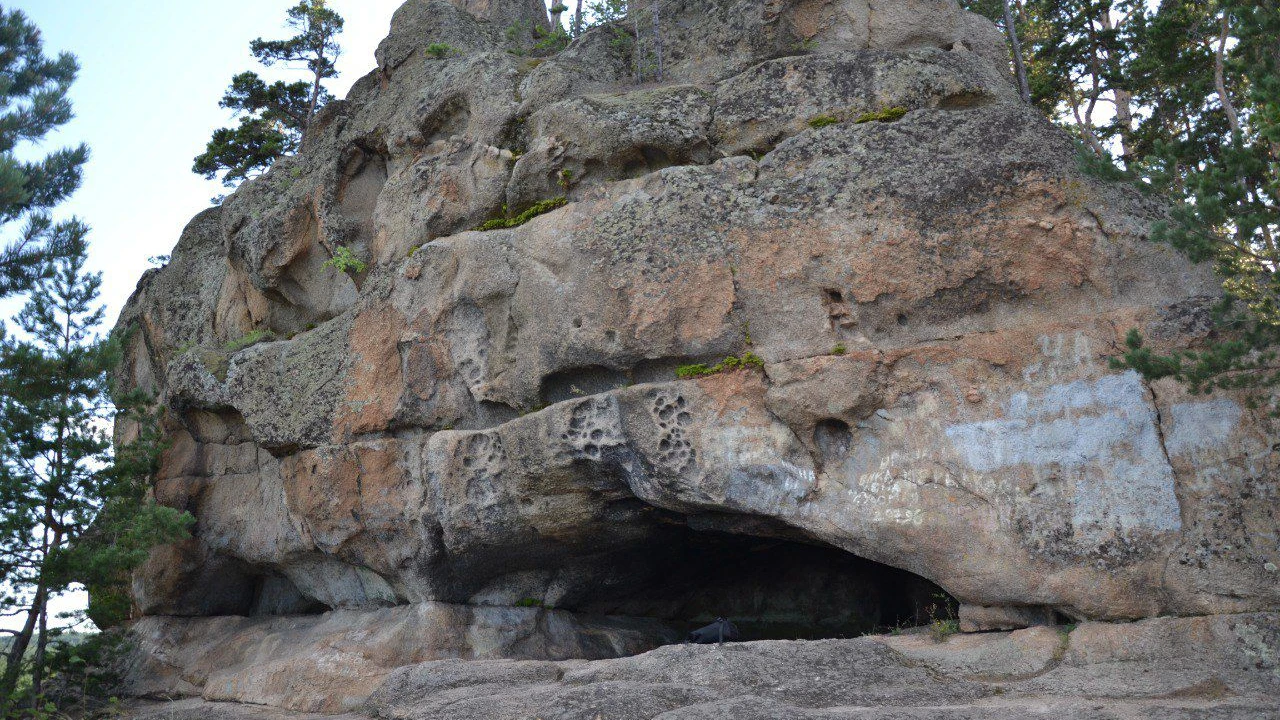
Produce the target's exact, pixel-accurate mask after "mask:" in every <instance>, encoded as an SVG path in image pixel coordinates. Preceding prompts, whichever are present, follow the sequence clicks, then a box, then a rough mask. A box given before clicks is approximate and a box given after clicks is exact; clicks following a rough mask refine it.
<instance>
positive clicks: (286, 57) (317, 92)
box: [192, 0, 343, 187]
mask: <svg viewBox="0 0 1280 720" xmlns="http://www.w3.org/2000/svg"><path fill="white" fill-rule="evenodd" d="M288 15H289V19H288V21H287V24H288V26H289V27H290V28H292V29H294V30H296V31H297V33H298V34H297V35H295V36H293V37H291V38H289V39H287V40H263V39H262V38H258V39H257V40H254V41H253V42H251V43H250V44H249V48H250V50H251V51H252V53H253V56H254V57H255V58H257V59H258V62H260V63H262V64H263V65H265V66H267V67H271V66H273V65H275V64H277V63H283V64H295V65H297V64H301V65H302V67H304V68H305V69H306V70H307V71H308V72H309V73H310V79H309V80H298V81H295V82H285V81H283V80H277V81H275V82H272V83H270V84H268V83H267V82H266V81H265V80H263V79H262V78H261V77H260V76H259V75H258V74H257V73H255V72H253V71H247V72H243V73H240V74H239V75H236V76H235V77H234V78H232V79H231V87H230V88H229V89H228V90H227V93H226V95H224V96H223V97H222V101H221V103H220V105H221V106H222V107H224V108H227V109H228V110H233V111H235V112H236V113H237V114H238V115H240V124H239V125H237V126H235V127H229V128H220V129H218V130H216V131H214V133H213V137H212V139H210V140H209V143H208V145H207V147H206V148H205V151H204V152H203V153H201V154H200V155H198V156H197V157H196V159H195V164H194V165H193V166H192V171H193V172H195V173H197V174H199V175H203V176H205V177H206V178H209V179H213V178H214V177H216V176H217V175H218V173H223V175H222V182H223V184H224V185H226V186H228V187H232V186H234V185H236V184H238V183H239V182H240V181H242V180H246V179H248V178H250V177H253V176H254V175H256V174H257V173H259V172H262V171H263V170H265V169H267V168H269V167H271V164H272V163H273V162H275V161H276V159H277V158H280V157H282V156H284V155H288V154H290V153H293V152H296V151H297V150H298V147H299V146H300V145H301V144H302V137H303V135H304V134H305V133H306V130H307V127H308V126H309V125H310V124H311V119H312V118H313V117H315V114H316V112H318V111H319V110H320V109H321V108H323V107H324V106H325V104H327V103H328V102H329V101H330V100H332V96H330V94H329V92H328V91H327V90H325V88H324V84H323V83H324V81H325V80H327V79H330V78H334V77H337V76H338V71H337V68H336V65H335V63H336V62H337V59H338V56H339V54H340V52H341V49H340V48H339V46H338V42H337V36H338V34H339V33H341V32H342V26H343V20H342V17H341V16H340V15H338V14H337V13H336V12H334V11H332V10H330V9H329V8H328V7H326V5H325V0H300V2H299V3H298V4H297V5H295V6H294V7H293V8H290V10H289V13H288Z"/></svg>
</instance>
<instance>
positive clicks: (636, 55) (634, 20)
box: [627, 2, 644, 82]
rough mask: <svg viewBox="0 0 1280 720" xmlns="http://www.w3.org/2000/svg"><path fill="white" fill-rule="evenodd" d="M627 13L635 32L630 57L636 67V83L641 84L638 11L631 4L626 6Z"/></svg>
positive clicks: (641, 47) (642, 78) (642, 59)
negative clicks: (634, 40) (634, 41)
mask: <svg viewBox="0 0 1280 720" xmlns="http://www.w3.org/2000/svg"><path fill="white" fill-rule="evenodd" d="M627 13H628V14H629V15H631V24H632V25H633V26H634V27H635V30H636V43H635V46H634V47H632V49H631V56H632V59H633V60H634V61H635V66H636V82H641V81H643V80H644V66H643V65H641V63H642V62H643V61H644V53H643V50H644V44H643V43H641V42H640V11H639V10H637V9H636V8H635V7H634V2H633V3H628V4H627Z"/></svg>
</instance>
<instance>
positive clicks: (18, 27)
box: [0, 8, 89, 297]
mask: <svg viewBox="0 0 1280 720" xmlns="http://www.w3.org/2000/svg"><path fill="white" fill-rule="evenodd" d="M78 69H79V67H78V65H77V64H76V59H75V58H74V57H72V56H71V55H69V54H67V53H62V54H60V55H59V56H58V57H57V58H49V57H46V56H45V55H44V43H43V41H42V40H41V37H40V30H39V29H38V28H37V27H36V26H35V25H34V24H32V23H31V21H30V20H28V19H27V17H26V15H24V14H23V13H22V11H21V10H7V11H6V10H4V9H3V8H0V226H5V225H8V224H10V223H13V222H16V221H22V220H25V221H26V225H25V227H24V228H23V229H22V230H21V231H19V233H18V237H17V238H16V239H13V240H11V241H9V242H7V243H5V244H3V245H2V246H0V297H5V296H7V295H11V294H13V293H15V292H21V291H23V290H25V289H26V288H27V287H29V286H30V285H31V284H32V283H33V282H35V281H36V279H37V278H38V276H39V273H40V271H41V270H42V269H43V268H45V267H47V264H46V262H45V261H46V260H47V259H48V257H49V256H50V255H55V254H57V253H59V252H60V251H61V249H60V248H58V247H56V245H55V244H53V243H52V240H53V239H54V236H53V234H52V227H51V224H50V223H49V221H48V218H47V217H46V216H45V215H44V212H45V211H47V210H48V209H49V208H52V207H53V206H54V205H57V204H58V203H60V202H62V201H63V200H64V199H66V197H67V196H68V195H70V194H71V193H72V192H74V191H75V190H76V188H78V187H79V186H80V175H81V166H82V165H84V163H85V161H86V160H88V158H89V151H88V149H87V148H86V147H85V146H84V145H80V146H79V147H75V148H65V149H62V150H55V151H54V152H51V153H49V154H48V155H45V156H44V157H43V158H42V159H40V160H36V161H25V160H21V159H19V152H18V150H19V146H21V145H23V144H37V143H39V142H40V141H41V140H42V139H43V138H44V137H45V136H46V135H48V134H49V133H50V132H52V131H53V130H56V129H57V128H59V127H61V126H62V125H64V124H66V123H67V122H68V121H69V120H71V101H70V100H69V99H68V98H67V92H68V90H69V88H70V86H71V83H72V81H73V80H75V77H76V72H77V71H78Z"/></svg>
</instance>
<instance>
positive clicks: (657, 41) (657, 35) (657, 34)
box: [653, 2, 662, 82]
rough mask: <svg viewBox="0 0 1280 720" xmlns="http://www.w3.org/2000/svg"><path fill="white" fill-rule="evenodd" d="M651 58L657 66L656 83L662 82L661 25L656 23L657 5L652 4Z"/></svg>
mask: <svg viewBox="0 0 1280 720" xmlns="http://www.w3.org/2000/svg"><path fill="white" fill-rule="evenodd" d="M653 58H654V61H655V62H656V63H657V64H658V78H657V79H658V82H662V25H661V23H660V22H659V21H658V3H657V2H655V3H653Z"/></svg>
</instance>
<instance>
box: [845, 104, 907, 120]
mask: <svg viewBox="0 0 1280 720" xmlns="http://www.w3.org/2000/svg"><path fill="white" fill-rule="evenodd" d="M906 114H907V109H906V108H904V107H902V106H900V105H895V106H894V107H887V108H881V109H879V110H873V111H871V112H866V113H862V114H861V115H859V116H858V117H857V118H855V119H854V122H855V123H869V122H893V121H895V120H901V119H902V116H903V115H906Z"/></svg>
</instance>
